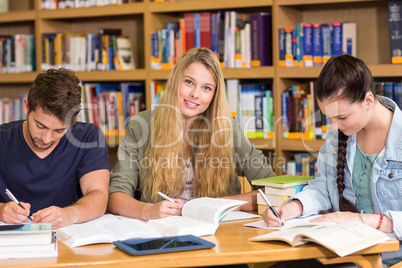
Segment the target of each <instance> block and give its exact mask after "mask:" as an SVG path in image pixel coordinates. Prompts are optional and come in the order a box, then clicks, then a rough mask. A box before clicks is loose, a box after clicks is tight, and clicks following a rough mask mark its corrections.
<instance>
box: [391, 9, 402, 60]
mask: <svg viewBox="0 0 402 268" xmlns="http://www.w3.org/2000/svg"><path fill="white" fill-rule="evenodd" d="M401 18H402V1H388V28H389V43H390V52H391V53H390V54H391V55H390V56H391V57H390V58H391V63H394V64H395V63H402V34H401V33H402V19H401Z"/></svg>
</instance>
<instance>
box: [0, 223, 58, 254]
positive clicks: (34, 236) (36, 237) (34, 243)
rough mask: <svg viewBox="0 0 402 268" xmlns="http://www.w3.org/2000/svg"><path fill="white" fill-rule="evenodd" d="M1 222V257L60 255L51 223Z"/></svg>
mask: <svg viewBox="0 0 402 268" xmlns="http://www.w3.org/2000/svg"><path fill="white" fill-rule="evenodd" d="M0 224H1V230H0V259H10V258H37V257H56V256H58V250H57V239H56V235H55V234H54V233H53V232H52V226H51V224H50V223H32V224H31V223H27V224H3V223H0Z"/></svg>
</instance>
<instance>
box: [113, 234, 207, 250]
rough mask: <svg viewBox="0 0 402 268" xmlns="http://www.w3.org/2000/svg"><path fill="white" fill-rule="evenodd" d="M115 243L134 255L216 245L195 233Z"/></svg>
mask: <svg viewBox="0 0 402 268" xmlns="http://www.w3.org/2000/svg"><path fill="white" fill-rule="evenodd" d="M113 244H114V245H115V246H117V247H118V248H120V249H122V250H124V251H126V252H127V253H130V254H132V255H144V254H155V253H164V252H172V251H184V250H195V249H203V248H212V247H214V246H215V244H214V243H211V242H209V241H207V240H204V239H201V238H199V237H196V236H193V235H182V236H171V237H161V238H144V239H129V240H124V241H114V242H113Z"/></svg>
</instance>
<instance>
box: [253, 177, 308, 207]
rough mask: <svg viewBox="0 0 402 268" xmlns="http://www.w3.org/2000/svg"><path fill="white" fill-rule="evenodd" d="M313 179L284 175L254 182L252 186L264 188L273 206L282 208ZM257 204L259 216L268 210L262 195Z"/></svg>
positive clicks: (258, 196) (258, 197)
mask: <svg viewBox="0 0 402 268" xmlns="http://www.w3.org/2000/svg"><path fill="white" fill-rule="evenodd" d="M313 178H314V177H310V176H297V175H283V176H276V177H271V178H264V179H259V180H253V181H252V182H251V184H252V185H255V186H264V187H265V195H266V196H267V198H268V200H269V201H270V202H271V204H272V206H274V207H280V206H282V205H283V204H285V202H286V201H287V200H288V199H289V197H291V196H292V195H295V194H297V193H298V192H300V191H301V190H302V189H303V187H304V186H305V185H306V184H307V182H308V181H309V180H311V179H313ZM257 204H258V214H262V213H263V212H264V211H265V210H266V209H267V208H268V205H267V204H266V203H265V201H264V199H263V198H262V197H261V196H260V195H257Z"/></svg>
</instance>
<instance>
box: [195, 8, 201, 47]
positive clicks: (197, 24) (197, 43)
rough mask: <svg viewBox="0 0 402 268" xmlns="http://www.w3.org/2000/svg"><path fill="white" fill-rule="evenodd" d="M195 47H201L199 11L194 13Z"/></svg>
mask: <svg viewBox="0 0 402 268" xmlns="http://www.w3.org/2000/svg"><path fill="white" fill-rule="evenodd" d="M194 39H195V47H201V31H200V13H194Z"/></svg>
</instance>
